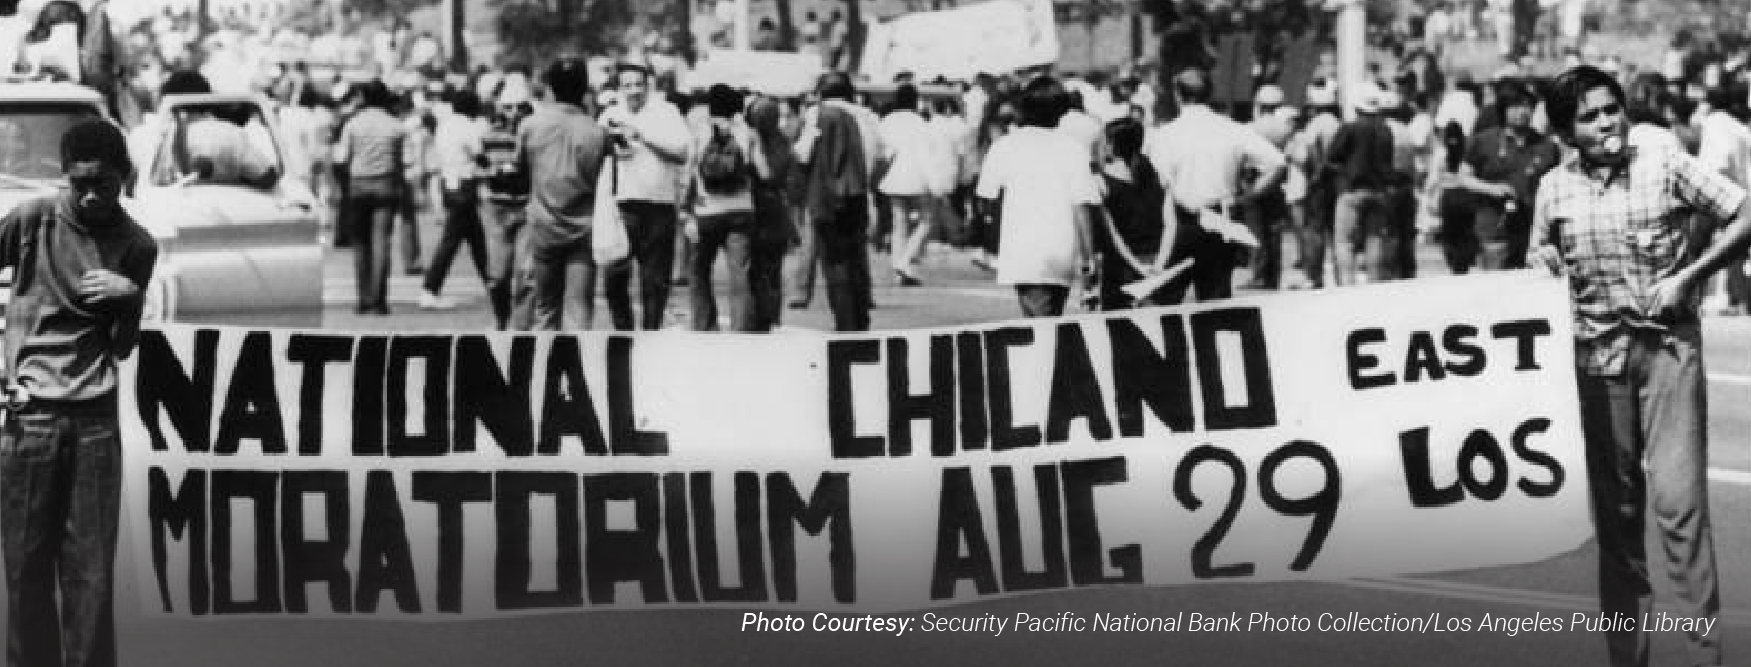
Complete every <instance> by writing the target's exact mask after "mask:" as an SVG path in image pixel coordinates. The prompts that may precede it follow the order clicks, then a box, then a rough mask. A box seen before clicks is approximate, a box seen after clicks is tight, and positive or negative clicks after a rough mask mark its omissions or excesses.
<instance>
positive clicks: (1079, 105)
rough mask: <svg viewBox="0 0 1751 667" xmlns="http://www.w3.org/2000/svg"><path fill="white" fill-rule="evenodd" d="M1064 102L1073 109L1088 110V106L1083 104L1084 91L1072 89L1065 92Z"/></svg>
mask: <svg viewBox="0 0 1751 667" xmlns="http://www.w3.org/2000/svg"><path fill="white" fill-rule="evenodd" d="M1064 104H1065V106H1066V107H1068V108H1069V109H1070V110H1071V111H1087V110H1088V107H1087V106H1086V105H1084V104H1083V100H1082V91H1080V90H1072V91H1068V92H1066V93H1064Z"/></svg>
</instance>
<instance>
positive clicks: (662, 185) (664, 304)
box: [601, 65, 693, 331]
mask: <svg viewBox="0 0 1751 667" xmlns="http://www.w3.org/2000/svg"><path fill="white" fill-rule="evenodd" d="M615 77H616V81H617V82H618V84H619V90H620V94H621V103H620V104H617V105H615V106H612V107H609V108H608V109H606V110H604V111H603V112H602V117H601V122H602V125H603V126H604V127H606V128H607V129H608V132H609V133H610V134H611V136H612V138H613V147H614V155H615V160H616V165H615V166H616V168H617V169H618V170H619V172H618V174H619V176H618V178H617V181H616V182H617V186H616V187H617V188H618V189H619V191H618V193H617V194H616V195H615V196H616V198H617V200H618V201H619V204H620V219H621V220H622V221H623V222H624V223H625V224H626V235H627V237H628V238H629V239H630V241H631V244H632V251H631V253H630V254H628V256H627V257H626V259H623V260H621V261H618V262H615V263H613V264H610V265H609V266H607V267H604V269H603V273H604V275H603V289H604V291H605V292H606V296H607V300H608V311H609V314H610V315H611V316H612V318H613V320H614V328H615V329H616V330H619V331H630V330H633V329H645V330H647V331H649V330H655V329H661V328H662V326H663V314H664V311H665V310H666V309H667V308H668V303H669V287H670V272H671V271H672V270H673V269H674V263H675V231H676V221H677V213H678V209H677V208H676V205H677V203H678V202H679V201H680V194H681V193H680V186H681V184H683V183H685V182H686V179H685V177H684V176H683V175H682V170H683V169H685V168H686V163H687V147H688V145H689V144H690V143H691V142H692V141H693V134H692V132H691V131H689V130H688V128H687V120H686V119H685V118H683V117H682V116H681V112H680V111H679V110H678V109H676V108H675V105H674V104H671V103H670V102H669V101H668V100H666V99H663V98H662V97H661V96H652V94H651V75H650V71H649V70H647V69H645V68H643V67H641V66H638V65H621V66H620V69H619V70H618V71H617V72H616V73H615ZM635 267H636V269H637V272H638V293H639V306H640V308H641V309H642V311H643V312H642V314H641V315H640V316H639V318H638V319H637V320H634V318H633V309H632V295H631V286H632V275H633V271H634V268H635Z"/></svg>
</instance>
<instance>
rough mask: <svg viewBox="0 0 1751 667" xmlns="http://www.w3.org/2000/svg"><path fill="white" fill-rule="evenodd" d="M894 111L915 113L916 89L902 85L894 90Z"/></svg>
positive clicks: (908, 85)
mask: <svg viewBox="0 0 1751 667" xmlns="http://www.w3.org/2000/svg"><path fill="white" fill-rule="evenodd" d="M894 110H895V111H902V110H904V111H917V110H918V87H917V86H914V85H912V84H910V83H908V84H905V85H902V86H900V87H899V88H897V89H895V90H894Z"/></svg>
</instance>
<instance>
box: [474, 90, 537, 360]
mask: <svg viewBox="0 0 1751 667" xmlns="http://www.w3.org/2000/svg"><path fill="white" fill-rule="evenodd" d="M530 113H533V109H531V108H530V107H529V106H528V105H526V104H521V105H513V106H507V107H500V108H499V110H498V111H497V112H495V113H494V114H493V118H492V122H491V124H490V125H489V127H488V128H487V131H486V133H485V134H484V135H482V136H481V139H480V145H481V150H482V152H483V154H484V155H485V156H486V163H487V166H486V174H485V175H484V182H483V183H482V185H483V188H482V189H483V190H484V193H485V195H486V197H485V198H486V202H485V205H484V206H483V207H482V208H483V213H482V215H481V221H482V223H483V226H484V227H485V231H486V259H487V264H488V266H489V267H490V268H489V269H488V270H487V288H486V294H487V300H488V301H490V302H491V303H492V314H493V323H494V326H495V327H496V328H497V329H498V330H500V331H504V330H505V329H511V328H515V329H527V328H529V323H528V321H527V320H522V319H519V321H516V322H513V317H516V316H519V315H527V314H528V312H527V309H522V310H519V309H516V308H514V307H513V303H514V301H515V299H516V295H517V294H519V292H520V287H519V286H518V285H517V284H516V283H517V281H518V277H519V276H520V275H521V274H520V272H519V271H518V270H517V267H518V266H519V263H520V262H522V261H523V260H524V259H526V256H527V253H526V252H524V249H523V229H524V228H525V227H526V226H527V222H528V220H529V213H528V206H529V174H528V173H527V172H525V171H523V167H522V165H520V164H519V163H518V162H517V128H518V127H520V126H521V125H522V122H523V119H524V118H526V117H528V115H529V114H530Z"/></svg>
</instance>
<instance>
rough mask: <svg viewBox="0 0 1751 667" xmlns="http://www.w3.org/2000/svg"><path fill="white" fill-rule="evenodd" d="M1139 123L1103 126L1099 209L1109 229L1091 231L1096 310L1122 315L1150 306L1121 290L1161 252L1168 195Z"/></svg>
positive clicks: (1126, 120) (1125, 121) (1147, 301)
mask: <svg viewBox="0 0 1751 667" xmlns="http://www.w3.org/2000/svg"><path fill="white" fill-rule="evenodd" d="M1143 134H1144V129H1143V123H1141V122H1139V121H1137V120H1136V119H1133V118H1128V117H1127V118H1120V119H1118V120H1115V121H1113V122H1110V123H1107V128H1106V143H1107V146H1108V147H1109V148H1110V150H1109V151H1108V156H1107V158H1106V160H1105V162H1103V163H1102V164H1101V180H1102V184H1103V185H1104V186H1105V187H1104V188H1102V191H1103V192H1104V195H1103V196H1102V200H1101V201H1102V204H1103V205H1104V207H1105V209H1106V219H1107V220H1109V221H1110V224H1107V225H1101V226H1104V227H1105V229H1094V230H1092V233H1093V235H1094V239H1095V243H1094V246H1095V249H1096V252H1097V253H1099V255H1100V269H1099V271H1100V306H1101V310H1121V309H1125V308H1131V307H1134V306H1143V305H1149V304H1151V303H1154V300H1153V298H1143V299H1133V298H1132V297H1131V295H1130V294H1127V293H1126V292H1125V291H1124V289H1122V288H1123V287H1124V286H1125V285H1128V284H1130V283H1132V282H1135V281H1138V280H1142V279H1143V277H1144V274H1145V273H1146V272H1148V271H1149V270H1150V269H1152V268H1153V267H1154V260H1155V259H1156V256H1157V253H1159V252H1161V239H1162V235H1163V233H1164V230H1163V225H1162V205H1163V204H1164V203H1165V202H1166V200H1167V192H1166V191H1165V190H1163V189H1162V187H1161V176H1160V175H1159V174H1157V173H1156V172H1155V166H1154V165H1152V164H1150V163H1149V160H1148V158H1145V157H1143Z"/></svg>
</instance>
